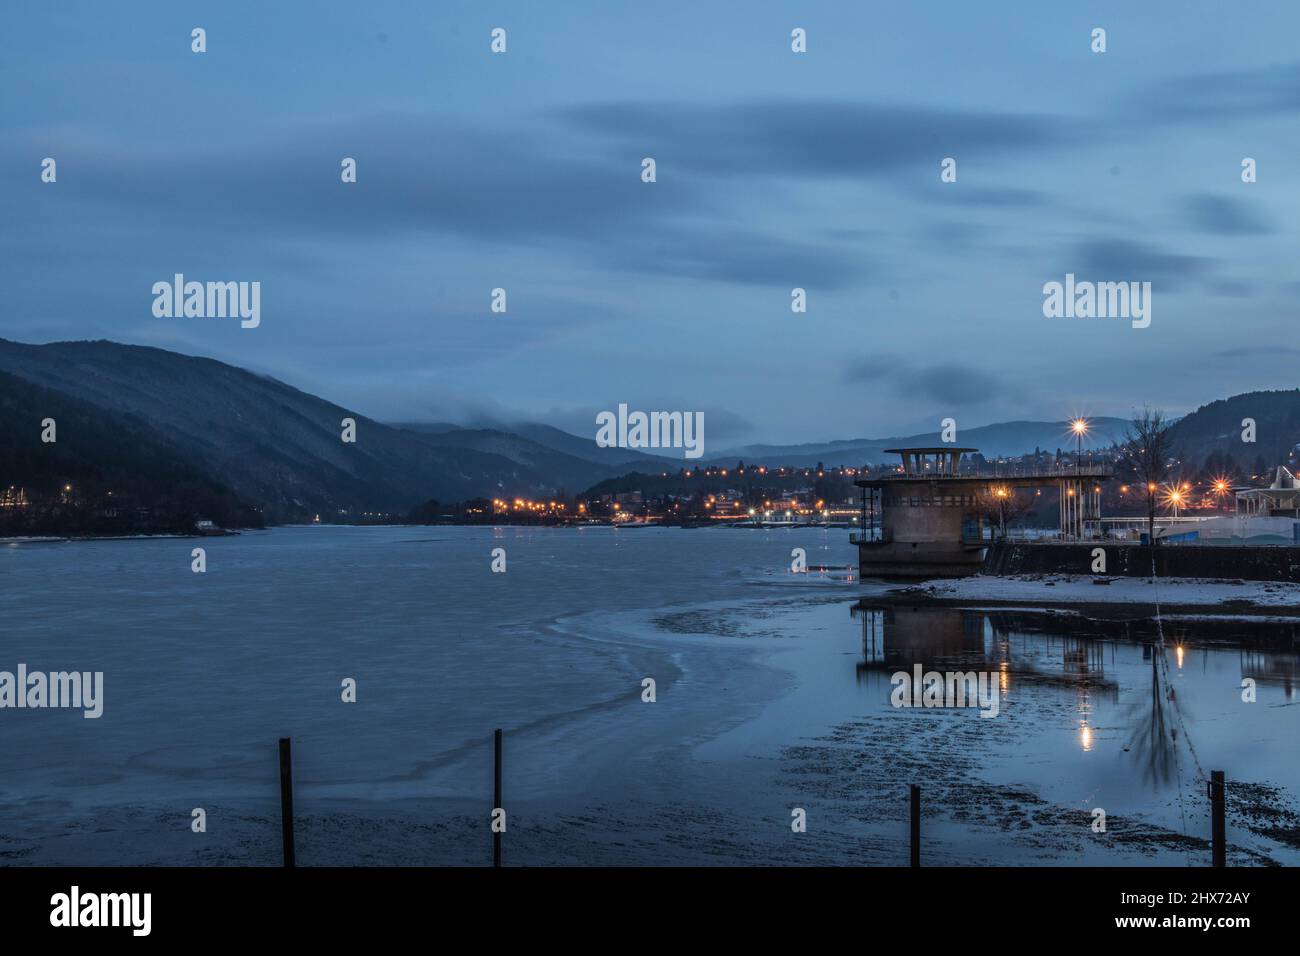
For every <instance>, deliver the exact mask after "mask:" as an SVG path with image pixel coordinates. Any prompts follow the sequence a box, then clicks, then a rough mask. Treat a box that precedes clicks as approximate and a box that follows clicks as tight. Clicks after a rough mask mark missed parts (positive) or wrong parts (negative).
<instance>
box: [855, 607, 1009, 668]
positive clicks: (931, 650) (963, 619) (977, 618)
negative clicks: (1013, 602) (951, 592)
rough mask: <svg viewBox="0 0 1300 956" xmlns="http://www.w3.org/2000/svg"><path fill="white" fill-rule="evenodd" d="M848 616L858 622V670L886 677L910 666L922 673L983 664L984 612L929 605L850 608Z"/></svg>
mask: <svg viewBox="0 0 1300 956" xmlns="http://www.w3.org/2000/svg"><path fill="white" fill-rule="evenodd" d="M849 611H850V613H851V614H852V615H853V616H854V617H857V618H861V621H862V661H861V662H860V663H859V665H858V670H859V672H860V673H859V676H861V672H862V671H867V670H883V671H888V672H890V673H892V672H894V671H898V670H909V669H911V667H912V665H913V664H922V665H923V666H925V667H926V669H930V668H932V667H938V666H940V665H945V664H948V663H951V664H953V665H954V668H955V669H962V670H965V669H969V668H966V667H964V666H961V665H965V664H972V663H980V662H983V661H985V659H986V657H987V654H986V647H985V642H984V614H983V613H982V612H979V611H960V610H954V609H952V608H935V607H904V606H900V605H894V606H890V607H883V608H881V607H871V606H870V605H868V604H866V603H859V604H854V605H852V606H851V607H850V609H849Z"/></svg>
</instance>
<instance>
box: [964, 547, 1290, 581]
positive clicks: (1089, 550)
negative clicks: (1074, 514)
mask: <svg viewBox="0 0 1300 956" xmlns="http://www.w3.org/2000/svg"><path fill="white" fill-rule="evenodd" d="M1098 549H1100V550H1101V551H1103V552H1104V553H1105V558H1106V561H1105V570H1104V571H1103V570H1099V569H1098V570H1094V568H1095V566H1096V561H1097V553H1096V552H1097V550H1098ZM1153 562H1154V564H1153ZM1153 567H1154V569H1155V575H1156V577H1157V578H1219V579H1228V580H1243V581H1288V582H1291V583H1297V584H1300V548H1289V547H1280V546H1275V547H1250V546H1240V547H1238V546H1229V545H1224V546H1217V547H1216V546H1214V545H1191V544H1180V545H1161V546H1157V547H1154V548H1153V547H1150V546H1149V545H1139V544H1119V543H1107V542H1104V541H1097V542H1092V543H1085V544H1031V543H1024V542H1003V541H999V542H995V543H994V544H992V545H991V546H990V547H989V549H988V551H987V552H986V554H985V556H984V565H983V570H982V573H983V574H992V575H998V576H1007V575H1013V574H1097V575H1098V576H1106V575H1115V576H1120V577H1150V576H1151V573H1152V568H1153Z"/></svg>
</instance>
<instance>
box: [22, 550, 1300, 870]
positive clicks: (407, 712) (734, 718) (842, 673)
mask: <svg viewBox="0 0 1300 956" xmlns="http://www.w3.org/2000/svg"><path fill="white" fill-rule="evenodd" d="M196 545H202V546H203V547H205V548H206V549H207V561H208V571H207V573H206V574H202V575H200V574H193V573H192V572H191V571H190V549H191V548H192V547H194V546H196ZM496 547H504V548H505V549H506V551H507V562H508V563H507V568H508V570H507V572H506V573H505V574H493V573H492V572H491V570H490V562H491V551H492V549H493V548H496ZM794 547H802V548H805V549H806V550H807V553H808V559H809V562H810V563H811V564H813V565H828V566H833V567H839V568H843V567H845V566H848V565H851V564H852V563H853V561H854V557H855V554H854V549H853V548H852V547H851V546H850V545H849V544H848V542H847V533H846V532H844V531H842V530H818V529H802V530H793V531H754V530H728V529H704V530H674V529H636V530H625V529H620V530H614V529H609V528H600V527H592V528H586V529H581V530H576V529H524V528H509V529H471V528H371V529H364V528H284V529H276V530H273V531H268V532H259V533H252V534H245V535H240V536H238V537H231V538H221V539H206V540H203V541H193V540H148V541H107V542H78V543H64V544H41V545H19V546H4V547H0V628H2V631H0V670H10V671H12V670H14V669H15V668H16V666H17V665H18V664H19V663H20V662H21V663H25V664H27V666H28V668H29V669H30V670H47V671H54V670H70V669H75V670H83V671H84V670H92V671H96V670H97V671H103V672H104V674H105V678H104V679H105V704H104V715H103V717H102V718H100V719H98V720H85V719H83V718H82V717H81V714H80V712H76V711H57V710H21V711H20V710H8V709H7V710H0V861H4V862H8V863H13V864H40V863H51V864H61V863H167V864H173V863H175V864H179V863H196V862H197V863H268V864H273V863H277V862H278V860H279V832H278V827H279V805H278V799H279V790H278V786H279V784H278V772H277V766H276V741H277V739H278V738H280V737H285V736H288V737H292V739H293V748H294V775H295V789H296V801H297V811H298V814H299V821H298V859H299V862H300V863H301V864H307V865H309V864H312V863H344V864H346V863H406V864H413V863H425V864H436V863H455V864H483V863H486V862H488V861H489V860H490V837H489V834H488V830H487V823H488V815H489V812H490V810H491V802H492V801H491V742H490V738H491V731H492V730H493V728H495V727H501V728H503V730H504V731H505V739H506V750H505V799H504V801H503V802H504V805H505V808H506V810H507V818H508V828H507V835H506V844H505V846H506V862H507V863H513V864H532V865H545V864H554V863H578V864H620V863H621V864H629V863H630V864H669V863H686V864H696V863H702V864H726V863H744V864H751V863H760V864H762V863H843V864H855V865H856V864H898V863H902V862H905V861H906V854H907V845H906V835H907V821H906V807H907V802H906V800H907V787H908V785H909V784H911V783H919V784H921V786H922V788H923V803H924V807H925V820H924V837H925V846H924V852H925V855H926V858H927V861H928V862H933V863H954V864H977V863H984V862H996V863H1005V864H1027V863H1097V864H1108V863H1113V864H1123V865H1127V864H1145V863H1168V864H1174V865H1179V864H1182V863H1187V864H1189V865H1203V864H1204V862H1205V860H1206V858H1207V855H1208V849H1207V848H1206V846H1205V844H1204V838H1205V836H1207V835H1208V832H1209V823H1208V819H1207V817H1206V811H1207V807H1208V804H1207V803H1206V800H1205V798H1204V789H1205V788H1204V783H1203V782H1202V781H1201V779H1200V778H1199V776H1198V774H1199V773H1200V771H1201V770H1204V771H1205V772H1208V771H1209V770H1210V769H1223V770H1225V771H1226V772H1227V774H1228V778H1229V781H1230V792H1231V794H1232V804H1231V805H1230V808H1229V810H1230V814H1229V815H1230V839H1231V842H1232V860H1231V862H1233V863H1242V864H1245V863H1252V862H1253V863H1265V862H1268V861H1276V862H1284V863H1294V862H1296V859H1297V850H1296V846H1297V827H1298V826H1300V820H1298V819H1297V817H1296V809H1297V807H1296V799H1295V798H1296V794H1297V793H1300V773H1298V772H1297V761H1296V759H1295V754H1296V751H1297V747H1296V745H1295V741H1296V740H1297V733H1300V711H1298V710H1297V709H1296V708H1295V706H1294V705H1295V703H1296V698H1295V690H1294V683H1293V681H1294V674H1295V667H1296V660H1297V658H1296V646H1295V644H1294V642H1293V639H1294V635H1293V632H1292V631H1293V629H1292V625H1291V624H1288V623H1281V624H1276V623H1275V624H1271V625H1262V624H1257V623H1253V622H1242V621H1237V622H1229V623H1226V624H1224V623H1222V622H1221V623H1218V624H1214V625H1211V624H1206V623H1204V622H1187V621H1182V622H1178V623H1177V624H1171V625H1170V626H1169V628H1168V629H1167V632H1166V638H1167V640H1166V643H1165V645H1164V647H1163V649H1162V648H1161V647H1160V646H1159V645H1158V644H1157V643H1156V640H1157V635H1155V633H1154V631H1153V630H1152V629H1151V628H1150V627H1149V626H1147V625H1145V624H1143V623H1142V622H1137V623H1135V624H1130V625H1101V624H1098V623H1095V622H1093V623H1086V622H1082V621H1079V620H1078V619H1074V618H1066V617H1063V616H1060V615H1056V616H1052V615H1043V614H1010V613H1007V612H996V613H994V612H990V613H986V612H984V611H979V610H970V611H957V610H950V609H943V610H939V609H933V608H929V609H926V608H916V609H913V608H903V607H889V608H885V607H883V606H881V605H877V604H873V599H874V598H879V597H880V596H881V595H882V594H883V593H884V591H885V588H884V587H883V586H881V585H879V584H874V583H870V582H868V583H865V584H863V583H859V582H857V581H855V580H854V579H853V575H852V574H850V573H846V572H845V571H843V570H839V571H832V572H825V573H818V572H814V573H813V574H810V575H807V576H802V575H800V576H796V575H792V574H790V572H789V565H790V551H791V549H792V548H794ZM1243 637H1247V638H1249V641H1250V644H1251V649H1250V650H1244V649H1243V648H1242V647H1241V640H1240V639H1241V638H1243ZM918 662H919V663H922V664H923V666H924V667H925V668H926V669H931V668H933V669H937V670H940V671H946V670H956V669H961V670H978V671H985V672H988V673H990V674H994V675H996V677H997V685H998V701H999V714H998V716H997V717H995V718H991V719H982V718H980V717H979V716H978V711H976V710H971V709H965V710H955V709H924V708H921V709H900V708H895V707H893V706H891V703H890V695H891V690H892V684H891V675H892V673H893V672H894V671H896V670H900V669H903V670H910V668H911V666H912V664H913V663H918ZM1243 676H1246V677H1253V678H1254V679H1255V680H1256V681H1257V684H1258V699H1257V701H1256V702H1255V703H1251V704H1246V703H1243V702H1242V701H1241V680H1242V678H1243ZM647 677H650V678H653V679H654V681H655V682H656V692H657V700H656V701H655V702H654V703H646V702H643V701H642V693H643V691H642V681H643V679H644V678H647ZM345 678H353V679H355V680H356V682H357V702H356V703H343V702H342V701H341V700H340V691H341V687H340V685H341V682H342V681H343V680H344V679H345ZM1171 689H1172V690H1173V692H1174V693H1173V695H1172V696H1171V695H1170V693H1169V692H1170V690H1171ZM1189 743H1190V746H1189ZM200 807H201V808H203V809H204V810H205V811H206V814H207V832H206V833H193V832H191V829H190V820H191V811H192V810H193V809H194V808H200ZM796 808H798V809H801V810H803V811H804V813H805V814H806V818H807V832H805V833H797V834H796V833H794V832H792V830H791V825H790V824H791V819H792V817H791V813H792V810H795V809H796ZM1094 808H1103V809H1104V810H1105V811H1106V814H1107V830H1106V832H1105V833H1094V832H1093V829H1092V827H1091V825H1090V824H1091V822H1092V820H1093V819H1094V814H1093V810H1094Z"/></svg>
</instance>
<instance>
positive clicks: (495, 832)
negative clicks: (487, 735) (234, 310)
mask: <svg viewBox="0 0 1300 956" xmlns="http://www.w3.org/2000/svg"><path fill="white" fill-rule="evenodd" d="M492 744H493V748H492V749H493V754H492V818H493V819H492V824H493V826H492V865H493V866H500V865H501V831H500V830H499V829H497V825H496V812H497V810H498V809H499V808H500V807H501V728H500V727H498V728H497V730H496V733H494V734H493V735H492Z"/></svg>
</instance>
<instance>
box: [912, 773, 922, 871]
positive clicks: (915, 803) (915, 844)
mask: <svg viewBox="0 0 1300 956" xmlns="http://www.w3.org/2000/svg"><path fill="white" fill-rule="evenodd" d="M920 865H921V788H920V787H919V786H917V785H916V784H912V866H920Z"/></svg>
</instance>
